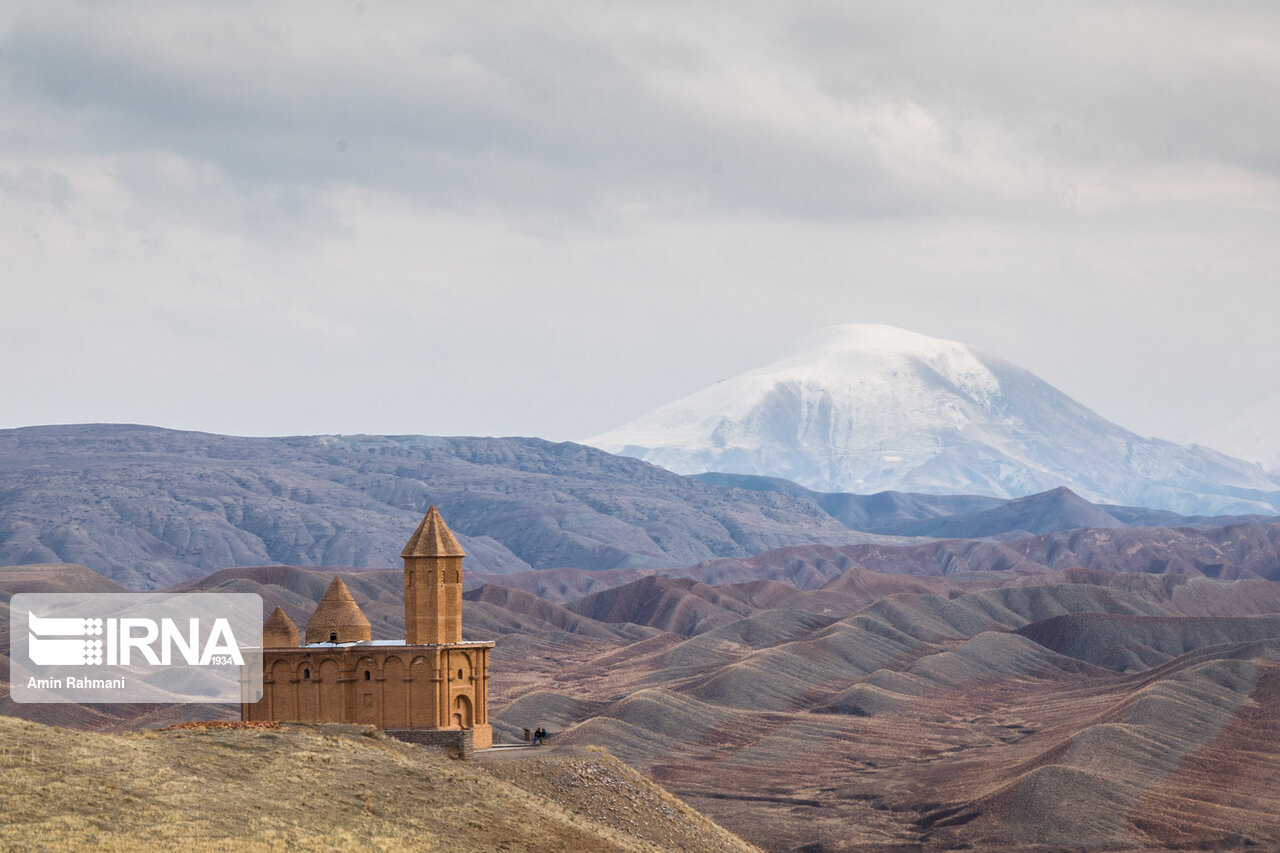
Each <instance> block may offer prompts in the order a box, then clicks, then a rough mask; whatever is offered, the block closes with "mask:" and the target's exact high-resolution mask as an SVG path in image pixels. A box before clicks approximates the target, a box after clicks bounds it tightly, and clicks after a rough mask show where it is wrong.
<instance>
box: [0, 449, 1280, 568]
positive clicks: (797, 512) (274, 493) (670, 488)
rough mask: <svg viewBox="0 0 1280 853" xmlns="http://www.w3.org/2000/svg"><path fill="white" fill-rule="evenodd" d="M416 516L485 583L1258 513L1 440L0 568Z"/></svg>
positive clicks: (293, 552) (393, 543)
mask: <svg viewBox="0 0 1280 853" xmlns="http://www.w3.org/2000/svg"><path fill="white" fill-rule="evenodd" d="M429 503H435V504H437V505H439V506H440V507H441V509H442V511H443V512H444V513H445V515H446V517H447V519H448V522H449V524H450V526H451V527H452V528H453V530H454V531H455V532H456V533H458V534H459V538H460V539H461V541H462V544H463V547H464V548H465V549H466V550H467V554H468V567H469V569H470V570H471V571H475V572H487V573H497V574H504V573H518V572H527V571H529V570H531V569H540V570H546V569H554V568H576V569H585V570H591V571H600V570H605V569H611V570H618V571H623V570H629V569H670V568H678V567H683V566H689V565H692V564H695V563H700V562H705V561H708V560H712V559H715V558H735V559H742V558H747V557H750V556H752V555H754V554H759V553H761V552H764V551H769V550H770V549H776V548H779V547H783V546H788V545H815V544H824V545H832V546H837V545H838V546H848V545H853V544H858V543H863V544H875V545H885V546H887V545H892V544H902V543H909V542H911V541H912V540H911V539H908V538H903V537H931V538H939V537H943V538H959V537H987V538H992V539H998V540H1009V539H1016V538H1019V537H1025V536H1030V535H1032V534H1045V533H1050V532H1054V531H1061V530H1069V529H1076V528H1086V527H1087V528H1101V529H1106V528H1119V527H1134V526H1173V525H1176V526H1205V527H1210V526H1221V525H1224V524H1228V523H1241V522H1248V521H1257V520H1259V519H1260V518H1262V517H1261V516H1246V517H1234V518H1197V517H1187V516H1180V515H1177V514H1174V513H1171V512H1167V511H1151V510H1145V509H1140V508H1124V507H1116V506H1097V505H1094V504H1090V503H1089V502H1087V501H1085V500H1083V499H1082V498H1080V497H1079V496H1077V495H1075V494H1074V493H1072V492H1070V491H1068V490H1066V489H1058V490H1055V491H1052V492H1049V493H1047V494H1043V495H1037V496H1032V497H1027V498H1022V499H1017V500H1012V501H1006V500H1001V499H998V498H991V497H982V496H978V497H974V496H936V495H919V494H902V493H882V494H877V495H869V496H862V495H848V494H824V493H817V492H813V491H811V490H808V489H805V488H803V487H800V486H797V485H796V484H795V483H791V482H788V481H783V480H777V479H767V478H760V477H749V476H742V475H708V476H705V477H698V478H689V477H681V476H677V475H675V474H672V473H671V472H668V471H665V470H663V469H661V468H658V467H656V466H654V465H650V464H647V463H644V462H641V461H638V460H635V459H630V458H625V457H617V456H612V455H610V454H607V453H604V452H602V451H599V450H596V449H594V448H590V447H585V446H582V445H576V444H569V443H565V444H553V443H551V442H546V441H541V440H539V439H528V438H434V437H427V436H311V437H297V438H235V437H229V436H218V435H209V434H205V433H193V432H178V431H174V430H164V429H157V428H154V427H141V426H120V425H80V426H50V427H30V428H26V429H18V430H6V431H0V565H6V564H8V565H20V564H31V563H76V564H80V565H84V566H88V567H89V568H91V569H93V570H94V571H96V572H98V573H100V574H101V575H103V576H105V577H108V578H111V579H112V580H114V581H116V582H118V583H119V584H121V585H122V586H125V587H128V588H131V589H154V588H160V587H167V586H171V585H173V584H176V583H180V582H182V581H184V580H188V579H191V578H195V577H200V576H203V575H205V574H207V573H208V572H210V571H215V570H218V569H223V568H227V567H233V566H262V565H268V564H285V565H300V566H342V567H347V566H354V567H371V568H390V567H393V566H396V565H397V564H398V563H399V556H398V555H399V553H400V549H401V547H403V545H404V542H405V541H406V539H407V538H408V536H409V534H410V533H411V532H412V531H413V528H414V526H415V525H416V524H417V522H418V520H419V519H420V518H421V515H422V512H423V510H424V509H425V507H426V506H427V505H428V504H429ZM554 583H555V579H554V578H553V577H551V576H548V577H547V578H546V579H545V581H543V582H542V584H543V586H544V587H546V586H547V585H553V584H554ZM574 583H577V581H574ZM587 586H590V585H589V584H588V585H586V586H580V587H579V588H580V589H582V590H583V594H585V592H587V591H590V590H589V589H587V588H586V587H587Z"/></svg>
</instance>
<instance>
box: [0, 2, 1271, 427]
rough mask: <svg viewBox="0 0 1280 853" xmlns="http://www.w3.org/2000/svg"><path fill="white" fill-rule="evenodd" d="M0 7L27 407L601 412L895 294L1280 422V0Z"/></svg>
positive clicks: (1142, 389) (3, 220) (1131, 398)
mask: <svg viewBox="0 0 1280 853" xmlns="http://www.w3.org/2000/svg"><path fill="white" fill-rule="evenodd" d="M0 9H2V10H3V11H2V12H0V258H2V259H3V260H2V269H0V276H2V277H3V288H4V290H3V292H4V303H3V311H0V348H2V350H0V354H2V357H3V359H4V364H5V368H4V370H3V371H2V372H0V400H3V403H2V404H0V427H13V426H24V425H33V424H44V423H68V422H88V421H111V422H133V423H150V424H157V425H160V426H168V427H178V428H187V429H201V430H208V431H213V432H225V433H234V434H240V435H276V434H302V433H307V434H310V433H356V432H367V433H425V434H489V435H539V436H543V437H546V438H551V439H574V438H583V437H586V436H590V435H593V434H596V433H599V432H603V431H604V430H606V429H609V428H612V427H614V426H617V425H619V424H621V423H623V422H625V421H628V420H630V419H632V418H634V417H635V416H637V415H639V414H641V413H642V412H644V411H647V410H648V409H651V408H653V407H655V406H657V405H659V404H661V403H664V402H667V401H669V400H671V399H674V398H676V397H679V396H682V395H684V394H687V393H689V392H692V391H694V390H696V389H697V388H699V387H701V386H703V385H706V384H708V383H710V382H713V381H716V380H717V379H722V378H725V377H727V376H731V375H734V374H736V373H739V372H742V371H743V370H746V369H749V368H752V367H756V366H759V365H761V364H764V363H766V362H768V361H771V360H773V359H774V358H776V357H777V356H778V355H779V354H781V353H782V352H784V351H785V350H787V349H788V347H789V346H790V345H791V343H792V342H793V341H794V340H795V339H797V338H800V337H803V336H805V335H807V334H809V333H810V332H811V331H813V330H814V329H816V328H818V327H821V326H825V325H830V324H832V323H846V322H847V323H855V322H876V323H889V324H893V325H898V326H903V327H905V328H908V329H912V330H915V331H918V332H922V333H925V334H929V335H934V336H938V337H945V338H951V339H955V340H960V341H964V342H966V343H969V344H973V345H975V346H978V347H980V348H982V349H985V350H987V351H989V352H993V353H995V354H997V355H1000V356H1002V357H1004V358H1006V359H1008V360H1010V361H1013V362H1015V363H1017V364H1020V365H1022V366H1023V367H1026V368H1028V369H1030V370H1032V371H1034V372H1036V373H1037V374H1039V375H1040V376H1041V377H1042V378H1044V379H1045V380H1047V381H1049V382H1050V383H1052V384H1054V385H1056V386H1058V387H1059V388H1060V389H1062V390H1063V391H1065V392H1066V393H1068V394H1070V395H1071V396H1073V397H1075V398H1076V399H1077V400H1079V401H1080V402H1082V403H1084V404H1086V405H1088V406H1090V407H1091V408H1093V409H1095V410H1096V411H1098V412H1099V413H1100V414H1102V415H1103V416H1104V417H1107V418H1110V419H1112V420H1114V421H1116V422H1118V423H1120V424H1122V425H1124V426H1126V427H1129V428H1130V429H1133V430H1135V431H1137V432H1139V433H1142V434H1144V435H1154V436H1159V437H1164V438H1172V439H1176V440H1182V441H1187V440H1195V439H1200V440H1204V439H1205V438H1208V437H1213V438H1215V440H1217V443H1218V444H1220V445H1221V444H1224V443H1230V442H1235V444H1236V445H1237V446H1236V447H1232V448H1227V449H1235V450H1237V451H1238V452H1245V451H1246V450H1248V448H1247V447H1246V446H1245V445H1246V444H1248V443H1249V439H1248V437H1247V435H1246V433H1247V431H1248V430H1249V429H1252V430H1253V434H1254V435H1253V439H1252V442H1253V444H1255V445H1256V444H1258V443H1259V442H1261V443H1262V444H1268V443H1269V445H1270V447H1271V449H1272V450H1276V451H1280V429H1275V430H1273V429H1271V424H1272V423H1275V422H1277V421H1278V420H1280V393H1278V392H1277V390H1276V389H1280V357H1278V356H1280V346H1278V344H1277V328H1278V327H1280V280H1278V279H1280V276H1278V275H1277V270H1280V216H1278V210H1280V108H1278V107H1277V105H1280V5H1277V4H1274V3H1266V2H1259V3H1255V4H1251V3H1233V4H1218V3H1201V4H1190V3H1142V4H1136V3H1135V4H1124V3H1115V2H1105V3H1103V2H1098V3H1087V2H1062V3H1034V2H1028V3H1006V2H1001V3H945V4H941V3H933V2H930V3H923V2H922V3H906V2H894V3H866V4H851V3H847V2H830V3H821V2H787V3H768V4H764V3H761V4H755V3H747V2H741V0H738V1H737V2H732V3H729V2H726V3H723V4H716V3H692V2H679V3H672V4H669V5H664V4H660V3H645V4H607V3H585V2H584V3H580V4H575V3H568V2H548V3H538V4H533V3H503V4H498V3H491V4H481V3H475V2H466V3H443V2H432V3H418V2H406V3H402V4H401V3H387V2H381V0H362V2H340V3H315V2H307V3H301V2H299V3H293V4H290V3H277V4H269V6H268V4H257V3H234V2H217V3H214V2H209V3H183V2H173V0H165V2H154V3H146V2H120V3H99V2H94V3H85V4H83V5H81V4H74V3H61V2H48V0H44V2H34V3H13V2H9V3H3V4H0ZM1232 421H1236V422H1237V424H1236V426H1234V427H1228V426H1224V424H1230V422H1232ZM1242 435H1245V438H1241V437H1240V436H1242ZM1232 436H1235V437H1234V438H1232ZM1268 452H1269V451H1268Z"/></svg>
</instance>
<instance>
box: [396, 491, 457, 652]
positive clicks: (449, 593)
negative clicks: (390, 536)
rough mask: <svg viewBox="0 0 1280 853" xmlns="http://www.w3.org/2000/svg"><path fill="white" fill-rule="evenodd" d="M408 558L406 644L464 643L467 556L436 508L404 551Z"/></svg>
mask: <svg viewBox="0 0 1280 853" xmlns="http://www.w3.org/2000/svg"><path fill="white" fill-rule="evenodd" d="M400 556H401V557H403V558H404V641H405V642H406V643H408V644H410V645H418V644H423V643H426V644H431V645H445V644H447V643H461V642H462V558H463V557H465V556H466V554H465V553H464V552H463V550H462V547H461V546H460V545H458V540H457V539H455V538H454V537H453V532H452V531H450V530H449V528H448V527H447V526H446V525H445V523H444V519H443V518H441V517H440V512H439V510H437V509H436V508H435V506H432V507H430V508H429V509H428V510H427V514H426V515H425V516H424V517H423V519H422V523H421V524H419V525H418V529H417V530H415V531H414V532H413V535H412V536H410V537H409V542H408V544H407V545H405V546H404V550H403V551H401V552H400Z"/></svg>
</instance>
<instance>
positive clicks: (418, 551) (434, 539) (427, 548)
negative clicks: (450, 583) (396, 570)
mask: <svg viewBox="0 0 1280 853" xmlns="http://www.w3.org/2000/svg"><path fill="white" fill-rule="evenodd" d="M400 556H401V557H465V556H467V554H466V552H465V551H463V550H462V546H461V545H459V544H458V540H457V539H454V538H453V531H452V530H450V529H449V527H448V525H446V524H445V523H444V519H443V518H441V517H440V511H439V510H438V509H436V508H435V505H434V504H433V505H432V506H430V507H428V508H427V514H426V515H424V516H423V517H422V522H421V523H420V524H419V525H418V529H417V530H415V531H413V535H412V536H410V537H409V542H408V544H406V545H405V546H404V550H403V551H401V552H400Z"/></svg>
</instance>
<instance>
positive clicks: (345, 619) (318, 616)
mask: <svg viewBox="0 0 1280 853" xmlns="http://www.w3.org/2000/svg"><path fill="white" fill-rule="evenodd" d="M335 629H347V631H350V630H352V629H354V631H355V635H356V636H355V637H354V639H361V640H368V639H369V638H370V632H371V630H372V628H371V626H370V625H369V620H368V619H367V618H365V615H364V613H362V612H361V610H360V605H358V604H356V600H355V599H354V598H352V597H351V591H350V590H348V589H347V585H346V584H345V583H343V582H342V578H340V577H335V578H334V579H333V583H331V584H329V588H328V589H327V590H325V593H324V598H322V599H320V604H319V605H317V607H316V612H315V613H312V614H311V618H310V619H309V620H307V642H309V643H310V642H315V639H314V638H315V637H317V636H321V635H325V639H328V637H327V634H328V633H329V632H330V631H333V630H335ZM347 631H342V630H339V631H338V633H339V635H340V638H341V639H342V640H343V641H344V642H349V641H350V640H351V639H353V637H350V636H348V635H347Z"/></svg>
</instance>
